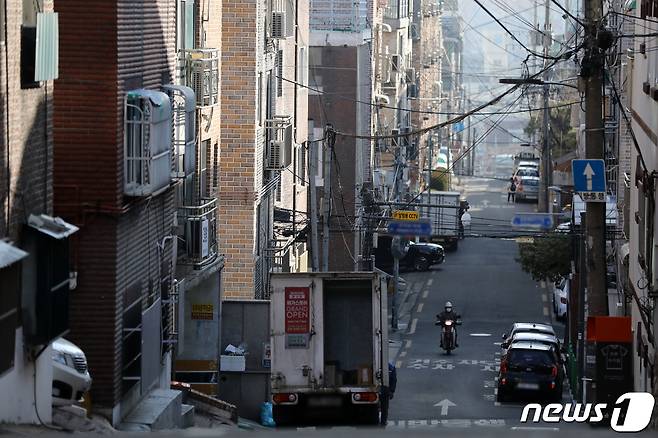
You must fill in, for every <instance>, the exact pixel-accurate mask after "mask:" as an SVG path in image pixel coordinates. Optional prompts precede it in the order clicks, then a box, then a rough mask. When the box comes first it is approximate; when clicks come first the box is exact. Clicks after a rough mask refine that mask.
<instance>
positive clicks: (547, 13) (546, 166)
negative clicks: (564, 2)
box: [540, 0, 553, 212]
mask: <svg viewBox="0 0 658 438" xmlns="http://www.w3.org/2000/svg"><path fill="white" fill-rule="evenodd" d="M545 4H546V7H545V8H544V82H548V80H549V69H548V68H546V67H548V55H549V52H550V47H551V42H552V39H553V37H552V35H551V10H550V8H549V6H550V2H549V1H548V0H546V2H545ZM543 88H544V90H543V91H544V122H543V127H544V131H543V134H542V137H543V138H542V162H543V166H542V168H543V174H544V175H543V178H542V185H543V190H542V195H543V197H542V202H541V203H540V204H543V205H541V206H540V207H541V208H540V210H542V211H545V212H549V211H550V208H549V196H548V186H549V182H548V181H549V176H548V175H549V173H550V171H551V165H550V160H551V158H550V157H551V154H550V151H549V145H550V141H549V139H548V133H549V124H550V109H549V108H548V105H549V85H548V84H546V83H544V87H543Z"/></svg>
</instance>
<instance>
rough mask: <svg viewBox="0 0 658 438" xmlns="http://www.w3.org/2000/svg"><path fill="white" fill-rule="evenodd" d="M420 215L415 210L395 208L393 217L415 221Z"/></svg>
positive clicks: (399, 219)
mask: <svg viewBox="0 0 658 438" xmlns="http://www.w3.org/2000/svg"><path fill="white" fill-rule="evenodd" d="M419 217H420V215H419V214H418V212H417V211H408V210H395V211H394V212H393V219H395V220H398V221H417V220H418V218H419Z"/></svg>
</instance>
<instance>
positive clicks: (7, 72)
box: [0, 0, 76, 423]
mask: <svg viewBox="0 0 658 438" xmlns="http://www.w3.org/2000/svg"><path fill="white" fill-rule="evenodd" d="M0 11H1V14H2V16H0V22H1V23H2V29H1V30H0V40H1V44H0V101H1V102H2V103H1V104H0V105H1V107H2V116H1V124H2V129H0V131H1V135H0V295H1V297H0V339H2V341H1V343H0V393H1V394H3V396H4V399H3V402H2V403H1V404H0V423H39V422H40V421H46V422H49V421H50V420H51V416H52V406H51V405H52V396H51V393H52V385H53V372H52V347H51V343H52V341H53V340H54V339H56V338H58V337H59V336H61V335H63V334H64V333H66V331H67V329H68V323H69V320H68V313H67V308H68V299H69V284H70V283H69V271H70V269H69V263H68V261H69V257H68V249H69V236H70V235H72V234H73V233H74V232H75V231H76V228H75V227H74V226H71V225H70V224H67V223H66V222H63V221H61V220H56V219H55V218H53V217H52V214H53V191H52V177H53V176H52V169H53V80H54V79H56V78H57V74H58V69H57V41H58V37H57V29H58V20H57V15H56V14H53V13H52V11H53V2H52V1H41V0H39V1H23V0H7V1H5V2H2V5H0ZM37 36H39V38H37ZM9 399H11V401H10V400H9Z"/></svg>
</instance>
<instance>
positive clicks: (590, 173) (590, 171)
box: [583, 163, 596, 192]
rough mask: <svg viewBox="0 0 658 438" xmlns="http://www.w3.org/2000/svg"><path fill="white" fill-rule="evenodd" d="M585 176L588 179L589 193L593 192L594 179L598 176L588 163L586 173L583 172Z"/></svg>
mask: <svg viewBox="0 0 658 438" xmlns="http://www.w3.org/2000/svg"><path fill="white" fill-rule="evenodd" d="M583 175H585V177H586V178H587V191H588V192H591V191H592V177H593V176H594V175H596V173H594V169H592V166H590V165H589V163H587V166H585V171H584V172H583Z"/></svg>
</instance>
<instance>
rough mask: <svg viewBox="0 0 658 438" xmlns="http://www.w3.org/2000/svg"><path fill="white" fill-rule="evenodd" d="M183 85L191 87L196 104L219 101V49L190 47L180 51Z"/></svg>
mask: <svg viewBox="0 0 658 438" xmlns="http://www.w3.org/2000/svg"><path fill="white" fill-rule="evenodd" d="M182 57H183V59H182V62H183V69H184V79H185V83H184V85H186V86H188V87H190V88H192V90H194V94H195V96H196V103H197V105H198V106H201V107H204V106H212V105H216V104H217V103H218V102H219V50H218V49H206V48H204V49H190V50H185V51H183V52H182Z"/></svg>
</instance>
